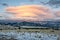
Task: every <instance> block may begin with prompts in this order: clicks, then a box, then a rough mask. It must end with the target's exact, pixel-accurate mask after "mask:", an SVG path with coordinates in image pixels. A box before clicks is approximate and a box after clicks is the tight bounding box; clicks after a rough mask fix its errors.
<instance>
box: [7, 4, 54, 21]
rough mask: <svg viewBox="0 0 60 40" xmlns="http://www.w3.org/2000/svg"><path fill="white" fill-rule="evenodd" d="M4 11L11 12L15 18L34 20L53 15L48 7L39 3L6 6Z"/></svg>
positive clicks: (49, 17)
mask: <svg viewBox="0 0 60 40" xmlns="http://www.w3.org/2000/svg"><path fill="white" fill-rule="evenodd" d="M6 12H8V13H11V14H13V15H14V17H15V18H19V19H25V20H34V21H37V20H44V19H52V18H53V17H54V16H53V15H52V12H51V10H50V9H49V8H47V7H44V6H41V5H23V6H16V7H7V8H6Z"/></svg>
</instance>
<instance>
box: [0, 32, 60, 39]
mask: <svg viewBox="0 0 60 40" xmlns="http://www.w3.org/2000/svg"><path fill="white" fill-rule="evenodd" d="M58 37H59V36H58V35H55V34H46V33H41V32H19V33H17V32H7V33H4V32H0V40H58Z"/></svg>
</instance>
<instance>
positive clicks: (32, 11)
mask: <svg viewBox="0 0 60 40" xmlns="http://www.w3.org/2000/svg"><path fill="white" fill-rule="evenodd" d="M0 20H25V21H45V20H47V21H48V20H60V1H59V0H0Z"/></svg>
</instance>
